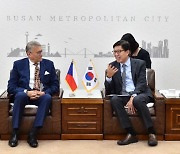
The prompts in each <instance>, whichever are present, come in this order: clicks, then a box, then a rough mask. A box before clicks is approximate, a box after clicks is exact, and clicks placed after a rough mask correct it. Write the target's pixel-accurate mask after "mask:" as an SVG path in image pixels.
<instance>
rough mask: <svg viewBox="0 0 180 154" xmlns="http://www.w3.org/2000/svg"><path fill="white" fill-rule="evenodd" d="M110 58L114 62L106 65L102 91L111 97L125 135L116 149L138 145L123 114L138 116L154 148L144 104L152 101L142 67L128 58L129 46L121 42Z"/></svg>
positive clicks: (142, 65) (126, 117)
mask: <svg viewBox="0 0 180 154" xmlns="http://www.w3.org/2000/svg"><path fill="white" fill-rule="evenodd" d="M113 49H114V50H113V54H114V57H115V59H116V61H114V62H112V63H110V64H109V65H108V68H107V74H106V80H105V89H106V94H107V95H108V94H117V95H122V96H120V97H118V96H117V95H114V96H113V97H112V98H111V105H112V108H113V109H114V111H115V113H116V115H117V117H118V120H119V122H120V124H121V126H122V127H123V128H124V129H125V130H126V131H127V136H126V138H125V139H124V140H119V141H118V142H117V144H118V145H128V144H130V143H135V142H138V139H137V137H136V132H135V130H134V129H133V126H132V124H131V121H130V119H129V117H128V114H127V112H126V110H125V107H126V108H127V109H128V112H129V113H131V114H135V113H136V112H138V113H139V115H140V116H141V118H142V119H143V122H144V125H145V127H146V129H147V132H148V134H149V140H148V145H149V146H156V145H157V143H158V142H157V139H156V136H155V130H154V127H153V123H152V119H151V116H150V112H149V109H148V107H147V106H146V104H147V103H149V102H151V101H153V96H152V93H151V90H150V88H149V87H148V86H147V83H146V64H145V62H144V61H142V60H139V59H132V58H130V57H129V54H130V45H129V43H128V42H127V41H125V40H121V41H118V42H116V43H115V44H114V45H113Z"/></svg>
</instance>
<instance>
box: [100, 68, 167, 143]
mask: <svg viewBox="0 0 180 154" xmlns="http://www.w3.org/2000/svg"><path fill="white" fill-rule="evenodd" d="M147 83H148V85H149V87H150V89H151V90H152V92H153V95H154V99H155V102H154V106H153V107H150V108H149V110H150V113H151V118H152V121H153V124H154V128H155V130H156V134H157V138H158V139H159V140H163V139H164V131H165V100H164V97H163V96H162V95H161V94H160V93H159V92H158V91H157V90H156V89H155V72H154V70H153V69H147ZM102 94H103V97H104V139H123V138H124V137H125V135H126V131H125V130H124V129H123V128H122V127H121V125H120V124H119V121H118V119H117V117H116V116H115V114H114V113H113V111H112V108H111V104H110V99H109V97H108V96H106V94H105V90H103V91H102ZM129 116H130V119H131V121H132V125H133V127H134V129H135V131H136V132H137V135H138V138H139V139H142V140H143V139H147V138H148V136H147V131H146V129H145V126H144V125H143V121H142V120H141V118H140V117H139V116H138V114H135V115H130V114H129Z"/></svg>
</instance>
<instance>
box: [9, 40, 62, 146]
mask: <svg viewBox="0 0 180 154" xmlns="http://www.w3.org/2000/svg"><path fill="white" fill-rule="evenodd" d="M26 54H27V56H28V58H23V59H21V60H17V61H15V62H14V65H13V69H12V71H11V73H10V79H9V81H8V89H7V91H8V94H10V95H13V96H14V106H13V114H12V127H13V130H12V135H11V138H10V140H9V146H11V147H16V146H17V145H18V134H19V127H20V122H21V119H22V115H23V112H24V107H25V105H28V104H31V105H37V106H38V110H37V113H36V118H35V121H34V124H33V126H32V128H30V129H31V130H30V132H29V135H28V139H27V142H28V144H29V145H30V146H31V147H33V148H36V147H37V146H38V142H37V133H38V130H39V129H40V128H42V127H43V122H44V120H45V117H46V115H47V113H48V112H49V107H50V105H51V96H52V95H53V94H54V93H57V92H58V91H59V81H58V79H57V76H56V72H55V68H54V64H53V62H52V61H50V60H47V59H42V47H41V44H40V43H39V42H36V41H31V42H29V43H28V44H27V46H26Z"/></svg>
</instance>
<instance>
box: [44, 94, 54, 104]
mask: <svg viewBox="0 0 180 154" xmlns="http://www.w3.org/2000/svg"><path fill="white" fill-rule="evenodd" d="M42 97H43V99H45V100H46V101H47V102H51V99H52V96H51V95H49V94H44V95H43V96H42Z"/></svg>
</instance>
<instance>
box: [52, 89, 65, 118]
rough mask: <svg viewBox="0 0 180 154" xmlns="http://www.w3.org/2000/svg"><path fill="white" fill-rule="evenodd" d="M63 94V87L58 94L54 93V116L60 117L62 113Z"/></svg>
mask: <svg viewBox="0 0 180 154" xmlns="http://www.w3.org/2000/svg"><path fill="white" fill-rule="evenodd" d="M62 95H63V89H62V88H61V89H60V91H59V93H58V94H55V95H53V97H52V107H51V112H52V116H53V117H57V119H59V117H60V115H61V98H62Z"/></svg>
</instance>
